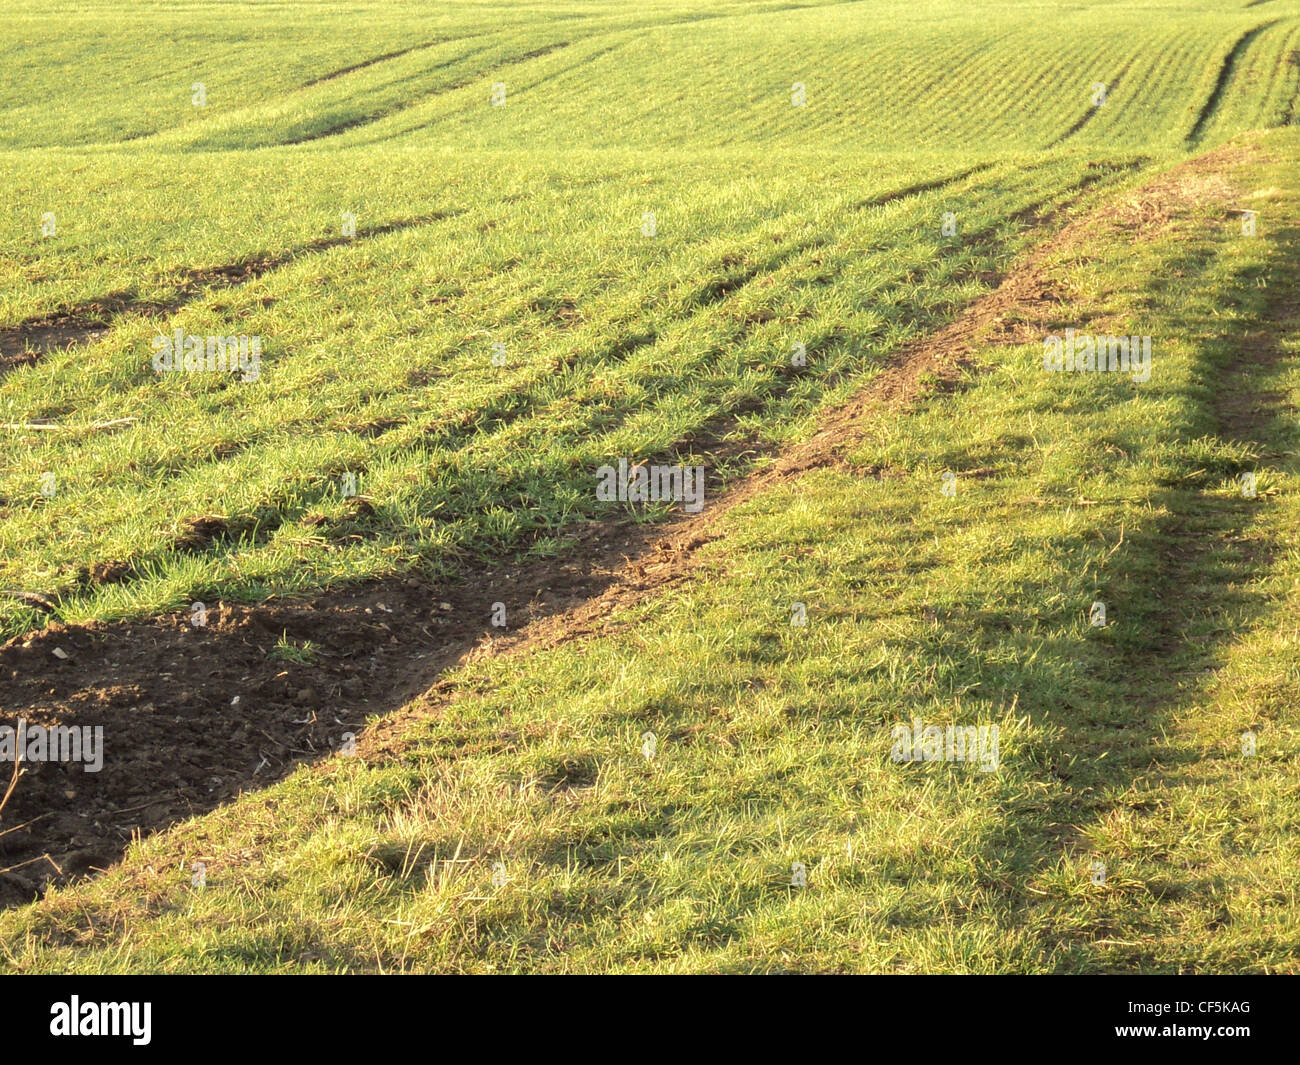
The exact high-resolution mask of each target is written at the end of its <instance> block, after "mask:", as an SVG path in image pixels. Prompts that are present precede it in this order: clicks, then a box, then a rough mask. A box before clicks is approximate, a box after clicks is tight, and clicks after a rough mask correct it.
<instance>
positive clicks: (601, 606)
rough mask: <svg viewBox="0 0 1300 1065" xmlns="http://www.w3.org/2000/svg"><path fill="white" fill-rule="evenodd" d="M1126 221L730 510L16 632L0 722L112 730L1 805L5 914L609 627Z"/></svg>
mask: <svg viewBox="0 0 1300 1065" xmlns="http://www.w3.org/2000/svg"><path fill="white" fill-rule="evenodd" d="M1215 154H1217V153H1215ZM1207 159H1208V162H1207V161H1206V160H1207ZM1214 165H1215V162H1214V157H1213V155H1211V156H1210V157H1206V159H1203V160H1198V161H1196V162H1194V163H1192V164H1188V165H1186V166H1184V167H1181V168H1179V169H1178V170H1177V171H1175V172H1174V173H1172V174H1170V175H1167V176H1165V177H1164V178H1162V179H1159V180H1157V181H1155V182H1153V183H1151V184H1149V185H1147V186H1146V187H1145V188H1144V189H1143V190H1142V191H1141V192H1140V193H1139V194H1136V195H1137V200H1136V203H1137V207H1136V208H1132V209H1135V210H1138V211H1139V213H1140V215H1141V217H1142V218H1143V219H1145V220H1148V221H1150V220H1151V219H1161V218H1163V219H1164V220H1165V221H1167V220H1168V219H1169V218H1171V217H1173V216H1174V215H1175V214H1176V213H1177V212H1178V211H1179V210H1180V209H1182V208H1183V207H1186V206H1187V205H1189V204H1192V203H1200V202H1204V200H1205V199H1206V198H1207V197H1212V196H1213V195H1215V193H1216V192H1217V191H1218V190H1217V188H1216V187H1214V186H1213V180H1212V178H1211V177H1210V176H1209V175H1210V174H1211V172H1212V170H1213V167H1214ZM1129 211H1130V207H1129V206H1126V204H1125V203H1119V204H1110V205H1108V206H1107V207H1105V208H1103V209H1101V210H1099V211H1094V212H1092V213H1091V214H1089V215H1088V216H1086V217H1084V218H1082V219H1080V220H1077V221H1075V222H1071V223H1069V224H1067V225H1065V226H1064V228H1062V229H1060V230H1059V231H1058V232H1057V233H1056V234H1055V236H1053V237H1052V238H1051V239H1050V240H1048V241H1047V242H1046V243H1045V244H1044V245H1042V246H1041V247H1040V248H1039V249H1038V250H1037V251H1036V252H1035V253H1034V254H1032V255H1031V256H1029V257H1028V259H1026V260H1025V261H1024V262H1023V263H1022V264H1021V265H1019V266H1018V267H1016V268H1015V269H1013V270H1012V271H1011V272H1010V273H1009V274H1008V276H1007V277H1006V278H1005V279H1004V280H1003V282H1002V283H1001V285H1000V286H999V287H998V288H997V289H996V290H994V291H993V292H991V293H989V294H988V295H987V296H985V297H983V298H981V299H980V300H978V301H977V302H976V303H975V304H973V305H972V306H971V307H970V308H968V309H967V310H966V312H965V313H963V314H962V316H961V317H960V318H959V319H958V320H957V321H956V322H954V323H953V324H952V325H950V326H949V327H947V328H945V329H943V330H941V331H940V332H939V333H937V334H936V335H934V336H931V337H929V338H927V339H925V340H923V341H921V342H918V343H916V344H913V345H911V346H910V347H908V348H906V349H904V350H902V351H900V352H899V353H898V354H897V355H896V356H895V358H894V359H893V360H892V362H891V363H890V365H888V366H887V367H886V368H885V369H884V370H882V371H881V372H880V373H879V374H878V375H877V376H876V377H874V378H873V379H872V381H871V382H870V384H869V385H868V386H867V387H866V388H865V389H864V390H863V391H862V392H861V393H859V394H858V395H857V396H856V397H854V398H853V399H852V400H851V401H850V402H848V403H846V404H845V405H844V406H842V407H840V408H838V409H836V410H832V411H830V412H828V413H827V414H826V416H825V417H824V418H823V419H822V422H821V429H820V431H819V432H818V433H817V434H816V435H815V436H813V437H812V438H811V439H809V440H808V441H807V442H805V443H803V444H801V445H799V446H797V447H794V448H792V449H790V450H789V451H788V452H786V453H784V454H782V455H780V456H778V457H776V458H775V459H774V460H773V461H771V462H769V463H768V464H766V465H764V466H763V467H761V468H760V469H759V470H757V472H755V473H753V474H752V475H750V476H748V477H746V478H744V479H742V480H741V481H739V482H738V483H736V484H735V485H734V486H733V487H731V488H730V489H729V490H727V491H726V492H725V494H723V495H721V496H718V497H715V498H714V499H713V501H712V502H711V503H710V504H709V506H708V509H707V510H706V511H705V512H704V513H703V514H700V515H695V516H683V517H680V518H677V519H675V520H672V521H670V522H667V523H663V524H659V525H655V526H650V525H646V524H635V523H621V524H620V523H610V524H593V525H588V526H584V527H581V528H579V529H578V530H577V531H576V532H574V533H573V535H572V537H571V539H570V542H569V544H568V546H567V547H566V550H565V552H564V554H563V557H562V558H561V559H559V560H555V559H543V560H539V561H533V562H529V563H527V564H523V565H509V564H503V565H499V566H496V567H493V568H484V569H483V570H482V571H481V572H477V573H467V574H466V575H465V577H464V578H462V579H461V580H460V581H459V582H457V583H455V584H451V585H439V586H435V585H432V584H430V583H428V582H426V581H424V580H422V579H420V578H414V577H412V578H402V579H394V580H388V581H381V582H374V583H371V584H368V585H366V586H364V587H362V588H358V589H347V590H341V591H335V592H331V593H328V594H326V595H322V596H319V597H317V598H316V599H314V600H312V601H309V602H303V601H288V600H280V601H271V602H269V603H266V604H264V605H260V606H256V607H245V606H233V605H229V604H219V603H214V604H209V605H208V616H207V624H206V625H205V626H203V627H198V628H196V627H194V626H193V625H191V624H190V617H189V615H188V614H186V615H184V616H179V617H167V618H153V619H145V620H140V621H130V622H113V623H95V624H89V625H78V626H68V625H63V624H57V623H55V624H51V625H50V626H49V627H47V628H45V629H42V630H41V631H39V632H36V633H33V634H31V635H29V636H28V637H26V638H23V639H16V640H11V641H10V642H9V643H7V644H5V645H4V646H3V647H0V705H2V706H3V707H4V715H3V723H7V724H14V723H15V722H16V720H17V719H18V718H20V717H21V718H24V719H25V720H26V721H27V722H28V724H29V725H30V724H39V725H50V724H54V723H58V724H61V725H91V726H94V725H101V726H103V728H104V743H105V749H106V756H105V761H104V767H103V769H102V771H101V772H99V773H97V774H89V773H85V772H84V771H83V770H82V768H81V767H80V766H79V765H71V766H65V765H59V764H56V763H49V764H33V765H30V766H27V767H26V769H27V772H26V773H25V774H24V775H23V776H22V778H21V779H20V780H19V782H18V786H17V788H16V790H15V792H14V794H13V797H12V798H11V800H10V802H9V804H8V806H7V807H6V808H5V809H4V811H3V825H4V826H5V827H3V828H0V904H15V903H20V902H23V901H28V900H30V899H32V898H33V896H35V895H37V894H38V893H39V892H40V891H41V890H43V888H44V887H45V885H46V884H47V883H49V882H51V881H53V882H63V881H66V880H68V879H70V878H73V877H76V876H78V875H80V874H85V873H88V872H93V871H95V870H99V869H103V868H104V867H106V866H107V865H109V864H111V863H112V862H114V861H115V860H117V858H118V857H119V856H120V854H121V851H122V849H123V847H124V846H125V844H126V843H128V842H129V841H130V839H131V838H132V836H133V835H135V834H148V833H151V832H154V831H157V830H158V829H161V828H164V827H166V826H167V825H169V824H171V823H173V822H175V821H177V820H180V819H183V818H186V817H189V816H192V815H195V814H200V813H203V812H205V811H207V810H210V809H212V808H214V807H215V806H217V805H219V804H221V803H225V802H228V801H229V800H231V799H233V798H234V797H235V796H236V795H238V794H239V793H240V792H241V791H243V790H246V789H250V788H259V787H262V786H264V785H266V784H268V783H270V782H272V781H274V780H276V779H278V778H280V777H282V776H284V775H285V774H286V773H287V772H289V771H290V770H291V769H292V768H293V767H294V766H296V765H297V764H299V763H301V762H304V761H315V760H319V759H321V758H323V757H325V756H327V755H329V754H330V753H332V752H334V751H337V750H338V749H339V748H340V747H341V746H342V745H343V743H344V742H345V733H348V732H354V733H358V734H360V733H361V731H362V724H363V722H364V721H365V720H366V719H367V717H370V716H372V715H388V716H386V717H385V718H384V719H383V720H382V721H380V722H379V723H378V724H377V725H375V726H374V727H372V728H371V729H370V730H368V731H367V732H366V734H365V735H364V736H360V738H359V741H358V744H359V745H358V750H359V752H360V753H361V755H362V756H365V757H383V756H385V755H387V754H390V753H392V752H393V751H394V750H397V749H399V748H400V746H401V744H402V735H403V731H404V730H403V724H404V722H406V721H408V720H409V719H410V718H411V717H413V716H422V715H426V714H428V713H430V712H434V711H436V707H437V706H438V705H440V704H442V703H444V702H445V701H447V700H448V699H450V698H452V697H453V695H454V690H453V685H452V683H451V682H450V681H447V680H445V679H441V680H440V679H439V678H441V677H442V676H443V675H444V674H445V673H446V672H447V671H448V670H450V669H451V668H452V667H454V666H455V665H456V664H457V663H458V662H462V661H466V660H469V659H471V658H473V657H474V656H477V655H501V654H522V653H526V652H528V651H529V650H531V649H533V648H538V647H545V646H553V645H556V644H558V643H561V642H566V641H571V640H577V639H581V638H584V637H586V636H588V635H592V634H596V633H599V632H602V631H607V630H608V627H609V625H610V618H611V616H612V615H614V614H615V613H616V612H617V611H619V610H621V609H623V608H625V607H627V606H630V605H632V604H634V603H637V602H639V601H641V600H643V599H645V598H646V597H648V596H651V595H658V594H661V593H662V592H664V591H665V590H667V589H669V588H671V587H672V586H673V585H674V584H676V583H677V582H680V581H683V580H686V579H688V578H689V577H690V576H691V574H692V573H693V571H694V569H695V567H696V564H697V558H698V552H699V549H700V548H701V547H702V546H703V545H705V544H707V543H709V542H710V541H712V540H714V539H716V538H717V537H718V536H720V535H721V533H722V523H721V522H720V521H719V518H720V517H721V516H722V515H724V514H726V513H728V512H729V511H730V510H732V509H733V508H734V507H736V506H738V505H739V504H741V503H743V502H745V501H746V500H749V499H752V498H753V497H754V496H755V495H757V494H758V493H760V492H763V491H765V490H766V489H768V488H770V487H771V486H773V485H775V484H778V483H781V482H784V481H788V480H789V479H791V478H796V477H798V476H800V475H801V474H803V473H805V472H806V471H809V470H813V469H817V468H823V467H828V466H835V467H838V466H845V465H848V464H849V463H850V459H849V457H848V456H849V453H850V452H851V451H852V450H853V448H854V447H855V446H856V445H857V444H858V443H859V442H860V441H861V440H862V439H863V434H864V431H865V429H866V427H867V426H868V425H869V424H870V420H871V419H876V418H878V417H879V415H880V414H881V413H882V412H897V411H900V410H902V409H905V408H906V407H907V406H908V405H909V404H912V403H913V402H914V401H916V400H917V399H918V398H920V397H922V396H923V395H924V394H925V392H926V391H927V390H929V389H932V388H934V387H935V386H936V384H937V385H938V386H940V387H942V386H943V385H945V384H947V385H948V386H951V385H952V384H954V383H955V382H957V381H958V380H959V378H960V377H961V375H962V373H963V371H964V368H965V367H966V366H967V365H968V363H969V362H970V358H971V352H972V351H973V349H974V348H975V347H976V346H977V345H978V344H979V343H981V342H982V341H985V340H986V339H988V338H998V337H999V336H1000V335H1001V334H1004V333H1005V332H1006V328H1007V323H1008V322H1014V323H1016V327H1017V328H1021V327H1024V326H1025V325H1026V323H1029V324H1032V323H1039V324H1041V323H1043V322H1046V321H1048V320H1049V319H1050V316H1051V315H1052V314H1053V313H1055V312H1056V311H1057V310H1058V309H1059V306H1060V296H1059V294H1058V293H1057V292H1056V288H1055V286H1054V284H1053V283H1052V282H1051V281H1050V280H1049V279H1048V278H1047V276H1046V274H1045V272H1044V264H1045V263H1046V262H1047V261H1049V260H1051V259H1052V258H1053V257H1056V256H1059V255H1061V254H1065V253H1068V252H1070V250H1071V249H1072V248H1074V247H1075V246H1076V245H1077V244H1078V243H1079V240H1080V237H1081V236H1082V234H1083V233H1085V232H1089V231H1094V230H1095V227H1097V226H1112V227H1116V228H1123V229H1125V230H1126V231H1130V232H1131V230H1132V225H1131V223H1132V219H1131V218H1130V217H1129V213H1128V212H1129ZM1152 224H1153V225H1158V224H1159V222H1153V223H1152ZM1038 335H1039V336H1041V335H1042V333H1041V331H1040V332H1039V334H1038ZM868 472H873V473H880V472H881V471H868ZM979 472H981V471H971V473H972V475H977V474H978V473H979ZM211 534H212V530H211V529H210V528H208V527H207V526H204V525H203V524H202V522H201V521H199V522H196V523H195V525H194V527H193V529H192V530H191V535H193V536H194V537H196V538H199V539H201V538H202V537H203V536H205V535H211ZM105 566H106V567H107V569H106V571H105V573H104V574H103V575H102V576H103V577H104V579H113V574H112V573H111V572H108V570H111V568H112V564H111V563H106V564H105ZM494 602H501V603H504V604H505V606H506V618H507V621H508V625H507V627H506V628H504V629H500V628H494V627H493V626H492V625H491V617H490V613H491V608H492V604H493V603H494ZM282 640H284V641H287V644H288V645H291V646H290V650H289V653H288V654H287V655H286V654H285V653H284V652H283V651H280V652H277V644H279V643H280V642H281V641H282ZM307 641H310V643H311V644H312V645H313V650H312V652H311V658H312V660H311V661H307V662H303V661H295V660H293V656H294V654H295V652H294V651H293V650H292V648H301V647H303V646H304V645H305V644H306V642H307ZM400 708H405V709H403V710H402V712H401V713H394V712H395V711H398V710H399V709H400ZM0 776H6V777H7V773H0ZM6 784H7V780H4V781H0V793H3V789H4V786H5V785H6Z"/></svg>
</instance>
